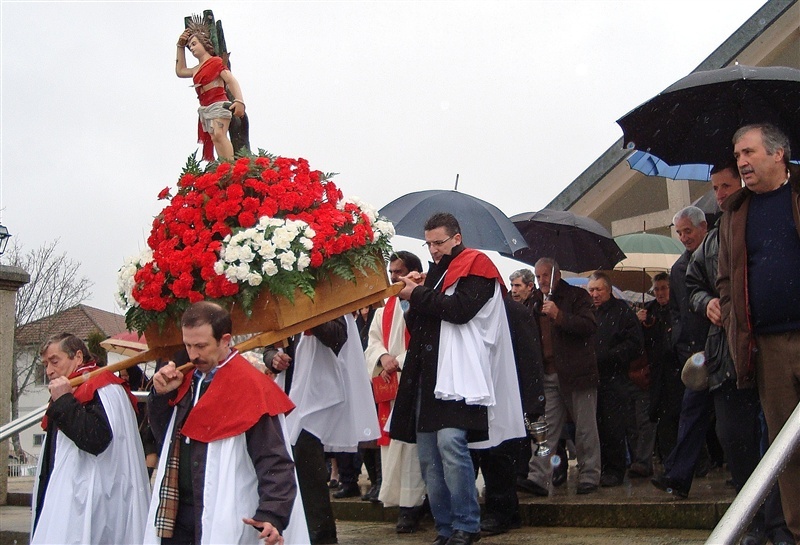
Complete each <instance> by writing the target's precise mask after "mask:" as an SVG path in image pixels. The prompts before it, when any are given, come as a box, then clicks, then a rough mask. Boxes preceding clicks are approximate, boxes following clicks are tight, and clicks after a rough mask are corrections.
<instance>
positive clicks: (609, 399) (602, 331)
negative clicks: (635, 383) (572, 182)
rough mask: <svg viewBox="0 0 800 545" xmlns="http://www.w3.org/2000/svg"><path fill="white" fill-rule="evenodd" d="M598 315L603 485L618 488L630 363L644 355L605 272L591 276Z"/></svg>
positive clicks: (635, 325) (630, 316)
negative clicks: (612, 291)
mask: <svg viewBox="0 0 800 545" xmlns="http://www.w3.org/2000/svg"><path fill="white" fill-rule="evenodd" d="M588 289H589V295H591V296H592V302H593V303H594V310H595V314H596V316H597V334H596V335H595V345H594V346H595V353H596V354H597V369H598V371H599V372H600V386H599V388H598V390H597V431H598V434H599V435H600V458H601V468H602V473H601V477H600V485H601V486H619V485H621V484H622V480H623V478H624V477H625V468H626V450H625V448H626V446H625V445H626V443H625V427H626V425H627V423H628V422H629V421H630V420H632V419H633V414H632V409H633V405H632V404H631V399H630V397H629V391H630V389H631V380H630V378H628V371H629V369H630V363H631V362H632V361H633V360H635V359H636V358H638V357H639V356H641V354H642V345H643V338H642V330H641V328H640V327H639V322H638V320H637V319H636V315H635V314H634V313H633V311H632V310H631V309H630V308H629V307H628V305H627V303H625V302H624V301H621V300H619V299H617V298H616V297H614V295H613V294H612V293H611V279H610V278H609V277H608V275H606V274H605V273H603V272H599V271H598V272H595V273H593V274H592V276H590V277H589V285H588Z"/></svg>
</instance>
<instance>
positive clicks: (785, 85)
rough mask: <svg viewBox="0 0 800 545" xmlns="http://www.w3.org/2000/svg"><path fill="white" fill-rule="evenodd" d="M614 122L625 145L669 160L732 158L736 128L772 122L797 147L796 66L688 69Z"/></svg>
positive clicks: (799, 102) (799, 79)
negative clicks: (659, 91)
mask: <svg viewBox="0 0 800 545" xmlns="http://www.w3.org/2000/svg"><path fill="white" fill-rule="evenodd" d="M617 123H618V124H619V126H620V127H622V132H623V134H624V138H625V145H626V146H627V147H630V148H636V149H637V150H640V151H646V152H648V153H652V154H653V155H655V156H656V157H658V158H659V159H662V160H663V161H666V162H667V163H668V164H670V165H682V164H689V163H704V164H719V163H721V162H725V161H728V160H731V159H733V143H732V142H731V140H732V138H733V134H734V133H735V132H736V130H737V129H738V128H739V127H741V126H743V125H747V124H750V123H772V124H774V125H776V126H777V127H779V128H780V129H781V130H783V131H784V132H785V133H786V134H787V136H788V137H789V140H790V145H791V147H792V149H800V70H797V69H794V68H788V67H785V66H765V67H754V66H744V65H736V66H729V67H727V68H721V69H719V70H707V71H703V72H695V73H693V74H689V75H688V76H686V77H685V78H683V79H680V80H678V81H677V82H676V83H674V84H672V85H671V86H669V87H667V88H666V89H665V90H664V91H662V92H661V93H660V94H658V95H656V96H655V97H653V98H651V99H650V100H648V101H647V102H645V103H644V104H642V105H641V106H638V107H637V108H635V109H633V110H631V111H630V112H628V113H627V114H625V115H624V116H622V117H621V118H620V119H618V120H617Z"/></svg>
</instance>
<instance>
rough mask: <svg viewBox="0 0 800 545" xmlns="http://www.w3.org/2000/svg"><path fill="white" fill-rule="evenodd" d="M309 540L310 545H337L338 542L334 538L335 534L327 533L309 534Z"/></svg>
mask: <svg viewBox="0 0 800 545" xmlns="http://www.w3.org/2000/svg"><path fill="white" fill-rule="evenodd" d="M309 540H310V541H311V545H330V544H332V543H339V540H338V539H337V538H336V534H333V535H331V534H329V533H322V532H320V533H317V534H313V533H312V534H311V535H310V536H309Z"/></svg>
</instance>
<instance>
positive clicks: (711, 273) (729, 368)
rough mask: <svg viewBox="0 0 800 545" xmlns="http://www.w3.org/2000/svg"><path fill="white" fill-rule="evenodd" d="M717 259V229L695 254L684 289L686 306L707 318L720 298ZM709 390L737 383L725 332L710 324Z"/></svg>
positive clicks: (708, 355)
mask: <svg viewBox="0 0 800 545" xmlns="http://www.w3.org/2000/svg"><path fill="white" fill-rule="evenodd" d="M718 255H719V229H717V228H714V229H712V230H711V231H709V232H708V234H707V235H706V238H705V239H704V240H703V243H702V244H701V245H700V247H699V248H697V250H695V252H694V255H693V256H692V260H691V261H690V262H689V267H688V268H687V269H686V286H687V287H688V288H689V304H690V305H691V307H692V310H693V311H695V312H698V313H700V314H703V315H705V314H706V307H708V303H709V302H710V301H711V300H712V299H715V298H718V297H719V292H718V291H717V287H716V280H717V262H718V259H717V258H718ZM705 356H706V367H708V372H709V377H708V387H709V389H712V390H713V389H714V388H716V387H718V386H720V385H721V384H722V383H723V382H725V381H726V380H736V368H735V367H734V365H733V358H731V354H730V351H729V350H728V339H727V338H726V336H725V329H724V328H722V327H720V326H717V325H714V324H711V325H710V326H709V328H708V338H707V339H706V345H705Z"/></svg>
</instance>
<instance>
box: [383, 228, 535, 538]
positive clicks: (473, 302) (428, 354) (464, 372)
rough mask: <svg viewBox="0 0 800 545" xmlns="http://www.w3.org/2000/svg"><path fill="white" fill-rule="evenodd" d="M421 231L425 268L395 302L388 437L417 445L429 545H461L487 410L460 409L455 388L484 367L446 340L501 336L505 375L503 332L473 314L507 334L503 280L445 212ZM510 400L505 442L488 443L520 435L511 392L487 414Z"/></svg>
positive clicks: (475, 510)
mask: <svg viewBox="0 0 800 545" xmlns="http://www.w3.org/2000/svg"><path fill="white" fill-rule="evenodd" d="M424 230H425V243H426V245H427V246H428V249H429V250H430V253H431V257H432V258H433V263H432V264H431V266H430V269H429V270H428V273H427V275H425V276H424V277H423V276H422V275H420V274H419V273H412V274H409V276H406V277H403V279H402V280H403V281H404V282H405V284H406V286H405V288H403V290H402V291H401V292H400V293H399V294H398V297H400V299H405V300H408V301H409V302H410V303H411V306H410V308H409V310H408V312H407V313H406V324H407V325H408V328H409V332H410V334H411V338H410V341H409V345H408V352H407V354H406V359H405V364H404V366H403V376H402V377H401V379H400V385H399V389H398V393H397V398H396V399H395V405H394V412H393V414H392V420H391V425H390V436H391V438H392V439H399V440H401V441H406V442H416V443H417V445H418V446H419V455H420V465H421V469H422V475H423V478H424V479H425V485H426V486H427V489H428V497H429V500H430V505H431V512H432V513H433V517H434V520H435V522H436V530H437V533H438V536H437V538H436V540H435V541H434V543H435V545H445V544H447V545H469V544H471V543H474V542H475V541H477V540H478V539H480V506H479V505H478V497H477V491H476V489H475V478H474V473H473V471H474V470H473V463H472V458H471V456H470V451H469V446H468V444H469V443H473V442H484V441H485V442H487V443H488V442H489V440H490V439H492V438H491V436H490V434H489V418H488V412H487V411H488V410H487V405H486V404H482V403H479V402H478V403H476V402H470V403H468V402H467V399H466V397H465V396H464V395H461V390H460V388H461V385H468V386H473V385H476V384H478V383H479V382H480V381H481V380H482V377H483V374H482V373H481V372H480V371H476V370H475V367H474V365H478V366H480V365H483V364H485V363H486V362H480V361H475V358H476V357H477V356H478V354H472V353H463V349H464V346H460V345H459V344H458V343H456V344H454V343H453V342H452V341H453V339H454V336H455V335H470V337H471V338H470V341H474V342H472V346H473V347H475V348H478V347H481V346H485V344H484V338H485V337H487V338H488V337H489V336H490V335H501V336H502V335H503V334H504V335H505V337H504V338H505V340H506V342H507V345H508V346H507V352H508V354H507V355H508V356H509V359H508V360H504V361H502V362H499V363H500V364H501V365H502V367H498V369H502V370H505V371H509V370H510V371H511V372H512V373H513V365H514V362H513V361H510V360H513V352H512V351H511V346H510V344H511V341H510V338H509V337H510V336H509V332H508V329H505V331H502V326H501V328H500V329H499V330H498V328H497V327H496V324H495V327H493V328H489V327H487V324H486V323H485V317H479V316H478V314H479V312H481V311H482V310H484V307H486V310H488V311H489V312H491V313H492V315H493V316H495V315H496V316H497V317H498V318H499V319H501V320H502V321H503V326H505V327H506V328H507V325H506V324H505V322H506V321H507V318H506V316H505V315H504V311H503V310H502V293H501V291H500V289H501V288H500V287H499V286H503V280H502V277H501V276H500V273H499V272H498V271H497V268H496V267H495V266H494V265H493V264H492V262H491V260H489V258H488V257H487V256H486V255H485V254H483V253H481V252H478V251H476V250H472V249H468V248H465V247H464V246H463V244H462V240H461V227H460V225H459V223H458V220H456V218H455V217H454V216H453V215H452V214H446V213H439V214H435V215H433V216H432V217H431V218H429V219H428V221H427V222H426V223H425V226H424ZM498 305H500V306H498ZM500 313H502V314H500ZM468 323H469V324H470V325H474V326H475V327H474V329H473V330H470V331H474V333H475V334H477V335H478V338H474V337H473V333H469V332H468V331H467V329H466V328H459V327H458V326H460V325H464V324H468ZM490 329H491V330H490ZM445 332H448V335H449V336H450V337H449V338H450V344H449V345H447V344H446V343H445V342H443V341H445V340H446V339H447V338H448V337H445V335H444V333H445ZM440 344H441V346H440ZM498 348H499V347H495V348H494V350H493V352H489V353H486V354H485V356H486V358H487V361H492V360H493V358H494V357H495V356H496V353H497V350H498ZM440 349H441V350H440ZM445 349H449V350H452V351H454V353H455V352H458V351H459V350H461V351H462V353H460V354H459V355H458V356H457V357H456V356H453V357H452V358H442V359H440V351H445ZM481 357H483V356H481ZM509 367H511V369H509ZM455 377H459V378H460V379H464V381H465V382H460V381H459V386H458V389H456V388H453V386H454V385H455V382H456V381H455V380H454V379H455ZM437 386H438V387H439V392H438V393H437V392H436V390H437ZM464 393H466V392H464ZM514 397H516V400H517V401H516V403H517V406H516V408H515V410H516V413H517V414H514V409H511V410H510V412H509V413H508V415H507V416H503V417H500V422H499V423H501V424H507V425H509V430H511V431H512V432H514V433H512V434H511V436H510V437H505V438H500V437H495V438H493V439H500V441H502V440H505V439H511V438H513V437H523V436H524V435H525V429H524V427H523V426H522V407H521V403H520V401H519V393H518V391H517V392H513V393H512V392H503V396H497V397H496V398H495V400H496V402H497V404H498V405H497V406H495V407H494V408H493V409H494V410H495V411H496V410H497V409H498V407H499V406H500V404H503V403H507V401H508V399H513V398H514ZM506 419H509V420H506ZM517 432H518V435H517ZM493 439H492V440H493ZM497 444H499V443H497ZM487 446H492V445H487ZM476 448H481V447H476Z"/></svg>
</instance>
